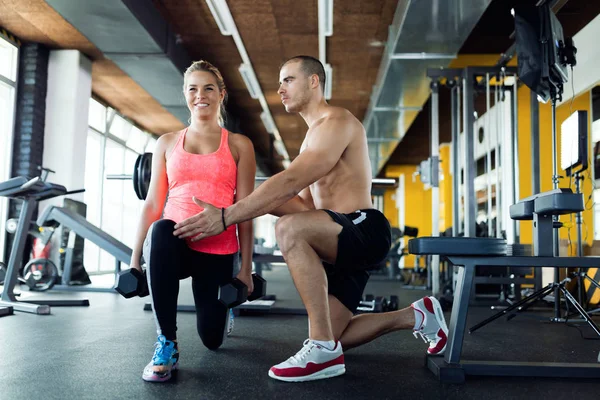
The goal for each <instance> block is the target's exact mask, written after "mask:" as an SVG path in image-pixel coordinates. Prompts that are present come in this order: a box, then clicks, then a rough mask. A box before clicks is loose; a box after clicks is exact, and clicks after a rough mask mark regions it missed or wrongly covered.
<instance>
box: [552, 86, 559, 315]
mask: <svg viewBox="0 0 600 400" xmlns="http://www.w3.org/2000/svg"><path fill="white" fill-rule="evenodd" d="M551 97H552V188H553V189H558V169H557V163H556V157H557V150H556V98H555V95H554V93H552V94H551ZM556 221H558V216H556V215H553V216H552V222H553V225H554V222H556ZM552 238H553V244H554V246H553V247H554V249H553V254H554V257H558V256H559V253H560V248H559V245H560V240H559V237H558V229H553V231H552ZM558 282H560V268H554V283H558ZM560 318H561V311H560V286H559V285H556V287H555V288H554V320H555V321H558V320H560Z"/></svg>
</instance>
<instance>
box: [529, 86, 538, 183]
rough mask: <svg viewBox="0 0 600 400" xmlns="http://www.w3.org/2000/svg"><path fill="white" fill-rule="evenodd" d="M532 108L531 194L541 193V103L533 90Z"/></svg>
mask: <svg viewBox="0 0 600 400" xmlns="http://www.w3.org/2000/svg"><path fill="white" fill-rule="evenodd" d="M529 106H530V108H531V194H538V193H539V192H540V103H539V102H538V99H537V94H536V93H535V92H534V91H533V90H532V91H531V92H530V96H529Z"/></svg>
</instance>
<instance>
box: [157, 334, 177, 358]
mask: <svg viewBox="0 0 600 400" xmlns="http://www.w3.org/2000/svg"><path fill="white" fill-rule="evenodd" d="M174 351H175V347H168V346H167V341H166V339H164V338H159V339H158V342H156V343H154V357H152V361H153V362H155V363H156V362H157V361H159V362H161V363H164V362H168V361H169V360H170V359H171V357H172V356H173V352H174Z"/></svg>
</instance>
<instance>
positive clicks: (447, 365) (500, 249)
mask: <svg viewBox="0 0 600 400" xmlns="http://www.w3.org/2000/svg"><path fill="white" fill-rule="evenodd" d="M408 249H409V251H410V253H412V254H418V255H434V254H437V255H440V256H441V257H443V258H444V259H446V260H447V261H448V262H449V263H450V264H451V265H454V266H456V267H458V278H457V284H456V290H455V294H454V302H453V304H452V315H451V317H450V325H449V328H448V329H449V332H448V344H447V347H446V351H445V354H444V356H443V357H440V356H428V357H427V367H428V368H429V369H430V370H431V371H432V372H433V373H434V374H435V375H436V376H437V377H438V378H439V380H440V381H442V382H446V383H463V382H464V381H465V376H466V375H488V376H541V377H565V378H600V363H553V362H517V361H514V362H507V361H502V362H501V361H468V360H462V359H461V353H462V346H463V340H464V336H465V331H466V323H467V310H468V306H469V301H470V297H471V293H472V290H471V288H472V286H473V282H474V278H475V269H476V268H477V267H482V266H485V267H499V268H500V267H507V266H510V267H533V268H541V267H554V268H567V267H574V266H575V267H580V268H591V267H599V266H600V257H520V256H518V257H509V256H506V242H505V241H504V240H503V239H494V238H462V237H422V238H416V239H411V240H410V241H409V242H408ZM594 358H595V355H594Z"/></svg>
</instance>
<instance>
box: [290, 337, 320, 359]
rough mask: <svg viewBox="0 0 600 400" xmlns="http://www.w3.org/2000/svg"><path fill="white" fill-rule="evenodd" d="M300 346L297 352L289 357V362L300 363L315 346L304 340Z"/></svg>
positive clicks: (308, 340)
mask: <svg viewBox="0 0 600 400" xmlns="http://www.w3.org/2000/svg"><path fill="white" fill-rule="evenodd" d="M302 346H303V347H302V348H301V349H300V351H299V352H297V353H296V354H295V355H293V356H291V357H290V359H291V360H293V361H295V362H299V361H302V360H303V359H304V358H306V356H307V355H308V353H310V351H311V350H312V349H313V348H314V347H315V346H316V345H315V344H314V343H313V342H312V341H311V340H310V339H306V340H305V341H304V343H303V345H302Z"/></svg>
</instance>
